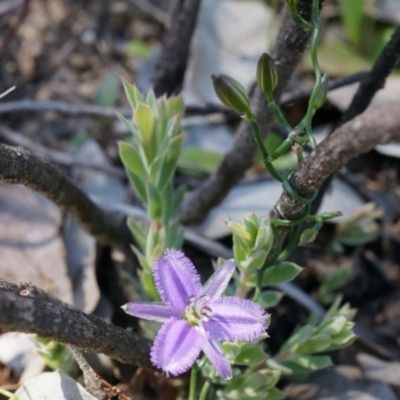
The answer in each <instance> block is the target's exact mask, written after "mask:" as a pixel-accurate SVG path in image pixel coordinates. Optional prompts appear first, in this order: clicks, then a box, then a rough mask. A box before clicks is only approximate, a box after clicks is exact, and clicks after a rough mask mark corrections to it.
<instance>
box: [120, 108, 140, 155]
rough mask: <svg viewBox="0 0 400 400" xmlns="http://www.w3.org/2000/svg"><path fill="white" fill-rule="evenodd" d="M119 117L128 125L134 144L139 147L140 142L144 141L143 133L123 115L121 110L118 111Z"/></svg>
mask: <svg viewBox="0 0 400 400" xmlns="http://www.w3.org/2000/svg"><path fill="white" fill-rule="evenodd" d="M116 114H117V117H118V119H119V120H120V121H121V122H122V123H123V124H124V125H125V126H126V128H127V129H128V130H129V132H131V133H132V141H133V145H134V146H135V147H138V146H139V145H140V143H141V142H142V135H141V133H140V132H139V131H138V130H137V128H136V127H135V126H133V124H132V123H131V122H130V121H128V120H127V119H126V118H125V117H124V116H123V115H121V114H120V113H119V112H117V113H116Z"/></svg>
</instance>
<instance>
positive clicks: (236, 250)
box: [233, 235, 247, 268]
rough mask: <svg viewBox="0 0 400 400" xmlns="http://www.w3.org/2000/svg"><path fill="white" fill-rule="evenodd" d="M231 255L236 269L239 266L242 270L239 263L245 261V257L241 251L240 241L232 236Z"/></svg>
mask: <svg viewBox="0 0 400 400" xmlns="http://www.w3.org/2000/svg"><path fill="white" fill-rule="evenodd" d="M233 255H234V257H235V260H236V263H237V265H238V267H239V266H240V268H242V266H241V263H242V262H244V261H245V260H246V258H247V256H246V253H245V251H244V250H243V247H242V245H241V242H240V240H239V239H238V237H237V236H236V235H233Z"/></svg>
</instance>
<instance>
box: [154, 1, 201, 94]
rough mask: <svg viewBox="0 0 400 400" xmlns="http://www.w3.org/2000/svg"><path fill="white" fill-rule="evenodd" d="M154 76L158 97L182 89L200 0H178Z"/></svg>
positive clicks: (155, 90)
mask: <svg viewBox="0 0 400 400" xmlns="http://www.w3.org/2000/svg"><path fill="white" fill-rule="evenodd" d="M174 3H175V4H174V7H173V8H172V12H171V21H170V24H169V28H168V30H167V32H166V34H165V36H164V38H163V42H162V46H161V56H160V58H159V59H158V62H157V66H156V70H155V73H154V78H153V86H154V92H155V94H156V95H157V96H161V95H163V94H164V93H166V94H167V95H168V96H170V95H172V94H174V93H179V92H180V91H181V90H182V85H183V80H184V77H185V72H186V66H187V61H188V57H189V48H190V42H191V39H192V36H193V32H194V28H195V26H196V21H197V14H198V11H199V7H200V0H175V2H174Z"/></svg>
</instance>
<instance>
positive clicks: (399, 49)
mask: <svg viewBox="0 0 400 400" xmlns="http://www.w3.org/2000/svg"><path fill="white" fill-rule="evenodd" d="M399 61H400V26H398V27H397V29H396V30H395V32H394V33H393V35H392V37H391V39H390V40H389V42H388V43H387V45H386V46H385V48H384V49H383V50H382V52H381V54H380V55H379V57H378V59H377V60H376V61H375V63H374V66H373V67H372V69H371V71H370V72H369V73H368V74H366V75H365V76H364V78H363V79H362V80H361V84H360V86H359V87H358V90H357V92H356V94H355V95H354V97H353V100H352V102H351V104H350V106H349V108H348V109H347V110H346V112H345V113H344V114H343V116H342V118H341V120H340V124H344V123H346V122H347V121H350V120H351V119H353V118H354V117H355V116H356V115H358V114H361V113H362V112H364V111H365V109H366V108H367V107H368V106H369V104H370V103H371V100H372V99H373V97H374V96H375V94H376V92H377V91H378V90H379V89H382V88H383V87H384V85H385V82H386V78H387V77H388V76H389V74H390V73H391V72H392V71H393V69H394V68H395V67H396V65H397V64H398V63H399Z"/></svg>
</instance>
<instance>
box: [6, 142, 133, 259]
mask: <svg viewBox="0 0 400 400" xmlns="http://www.w3.org/2000/svg"><path fill="white" fill-rule="evenodd" d="M0 181H2V182H5V183H11V184H22V185H25V186H26V187H28V188H30V189H32V190H34V191H36V192H38V193H40V194H42V195H43V196H45V197H46V198H48V199H49V200H51V201H53V202H54V203H55V204H57V205H58V206H59V207H60V208H61V209H62V210H63V211H65V212H67V213H69V214H70V215H71V216H72V217H73V218H75V219H76V221H77V222H78V223H79V224H80V225H81V226H82V227H83V228H84V229H85V230H86V231H88V232H89V233H90V234H91V235H93V236H94V237H95V238H96V239H98V240H99V241H100V242H101V243H103V244H106V245H110V246H116V247H118V248H122V249H123V250H126V249H128V251H129V252H130V250H129V246H130V244H131V243H132V237H131V234H130V231H129V229H128V227H127V226H126V223H125V220H124V219H123V218H122V216H119V215H117V214H114V213H109V212H107V211H104V210H103V209H101V208H100V207H99V206H97V205H96V204H95V203H93V201H91V200H90V199H89V197H88V196H87V195H86V194H85V193H84V192H83V191H82V190H80V189H79V188H78V187H77V186H76V185H75V184H74V183H73V182H72V181H71V180H70V179H68V178H67V177H66V176H65V175H63V174H62V173H61V172H60V171H59V169H58V168H57V167H55V166H54V165H52V164H51V163H49V162H48V161H46V160H44V159H41V158H39V157H37V156H34V155H33V154H32V153H30V152H29V151H27V150H25V149H23V148H22V147H12V146H7V145H4V144H0Z"/></svg>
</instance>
